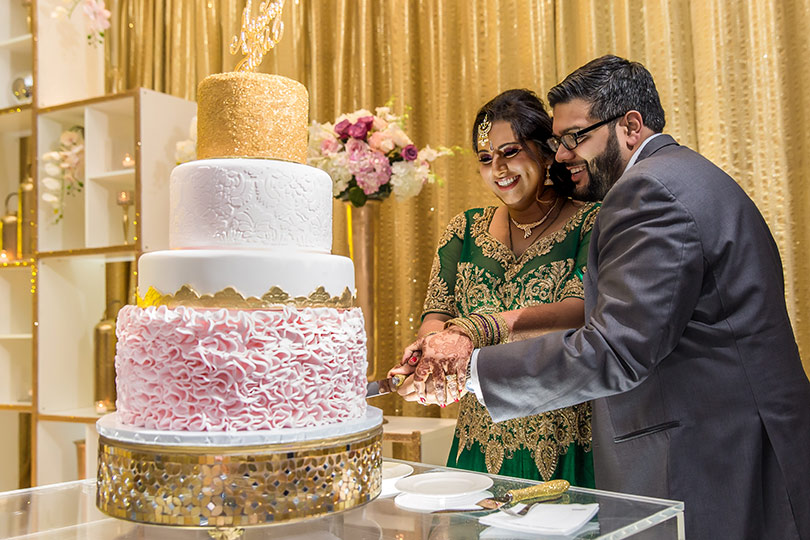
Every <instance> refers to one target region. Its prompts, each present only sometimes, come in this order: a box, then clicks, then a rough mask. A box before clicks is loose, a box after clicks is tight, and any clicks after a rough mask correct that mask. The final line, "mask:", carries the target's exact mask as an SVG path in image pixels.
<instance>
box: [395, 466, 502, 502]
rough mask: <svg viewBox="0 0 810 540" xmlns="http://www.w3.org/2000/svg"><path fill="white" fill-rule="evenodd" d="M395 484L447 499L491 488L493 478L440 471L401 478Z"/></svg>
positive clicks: (401, 487) (417, 492) (408, 490)
mask: <svg viewBox="0 0 810 540" xmlns="http://www.w3.org/2000/svg"><path fill="white" fill-rule="evenodd" d="M394 486H395V487H396V488H397V489H398V490H399V491H401V492H403V493H409V494H411V495H420V496H422V497H437V498H441V499H446V498H449V497H462V496H464V495H470V494H473V493H478V492H480V491H484V490H485V489H489V488H490V487H492V478H490V477H489V476H486V475H483V474H476V473H471V472H462V471H440V472H431V473H424V474H415V475H413V476H409V477H407V478H401V479H400V480H397V483H396V484H394Z"/></svg>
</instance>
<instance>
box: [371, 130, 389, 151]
mask: <svg viewBox="0 0 810 540" xmlns="http://www.w3.org/2000/svg"><path fill="white" fill-rule="evenodd" d="M368 145H369V146H370V147H371V148H373V149H374V150H378V151H380V152H382V153H383V154H387V153H388V152H390V151H391V150H393V149H394V141H392V140H391V137H390V136H388V134H386V133H384V132H382V131H375V132H374V133H372V134H371V137H369V138H368Z"/></svg>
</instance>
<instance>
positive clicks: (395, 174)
mask: <svg viewBox="0 0 810 540" xmlns="http://www.w3.org/2000/svg"><path fill="white" fill-rule="evenodd" d="M429 174H430V168H429V167H428V165H427V163H426V162H423V161H397V162H396V163H393V164H392V165H391V188H392V190H391V191H392V192H393V194H394V197H396V198H397V200H399V201H402V200H405V199H409V198H411V197H416V196H417V195H419V193H420V192H421V191H422V186H423V185H425V182H426V181H427V180H428V177H429Z"/></svg>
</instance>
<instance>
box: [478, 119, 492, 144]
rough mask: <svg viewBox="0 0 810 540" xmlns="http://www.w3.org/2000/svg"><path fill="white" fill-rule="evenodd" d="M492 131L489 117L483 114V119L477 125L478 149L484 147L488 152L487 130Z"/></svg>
mask: <svg viewBox="0 0 810 540" xmlns="http://www.w3.org/2000/svg"><path fill="white" fill-rule="evenodd" d="M490 129H492V123H491V122H490V121H489V117H488V116H487V115H486V114H485V115H484V119H483V120H481V123H480V124H478V148H481V147H484V148H486V149H487V150H489V130H490Z"/></svg>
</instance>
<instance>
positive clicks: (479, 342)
mask: <svg viewBox="0 0 810 540" xmlns="http://www.w3.org/2000/svg"><path fill="white" fill-rule="evenodd" d="M449 326H455V327H457V328H458V329H459V330H461V333H462V334H464V335H465V336H467V337H468V338H470V341H472V344H473V348H474V349H480V348H481V347H483V346H484V345H485V343H484V340H483V336H481V334H480V333H479V331H478V328H476V326H475V324H473V322H472V321H471V320H470V319H468V318H467V317H456V318H455V319H450V320H449V321H447V322H446V323H444V327H445V328H447V327H449Z"/></svg>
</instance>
